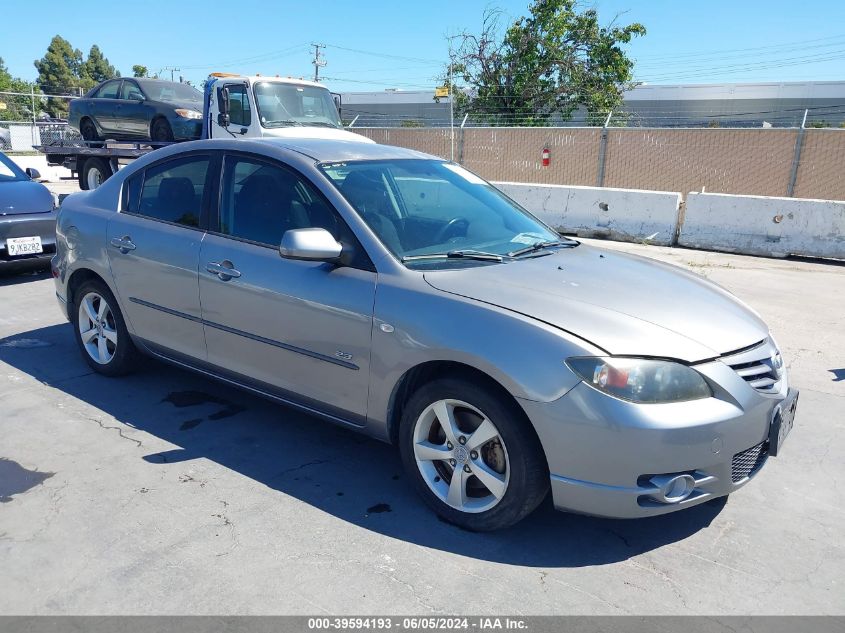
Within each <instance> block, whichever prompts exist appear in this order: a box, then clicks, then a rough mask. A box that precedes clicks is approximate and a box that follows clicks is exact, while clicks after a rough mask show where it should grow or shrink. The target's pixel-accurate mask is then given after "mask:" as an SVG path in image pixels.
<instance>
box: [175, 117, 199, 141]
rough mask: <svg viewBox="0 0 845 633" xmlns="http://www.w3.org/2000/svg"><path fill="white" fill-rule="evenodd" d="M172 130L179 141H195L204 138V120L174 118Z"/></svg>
mask: <svg viewBox="0 0 845 633" xmlns="http://www.w3.org/2000/svg"><path fill="white" fill-rule="evenodd" d="M170 129H171V130H173V138H174V139H175V140H177V141H193V140H196V139H198V138H200V137H201V136H202V119H184V118H182V117H173V118H171V119H170Z"/></svg>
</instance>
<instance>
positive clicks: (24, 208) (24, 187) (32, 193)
mask: <svg viewBox="0 0 845 633" xmlns="http://www.w3.org/2000/svg"><path fill="white" fill-rule="evenodd" d="M52 210H53V196H52V195H51V194H50V191H49V190H48V189H47V187H45V186H44V185H42V184H41V183H38V182H35V181H32V180H15V181H12V182H0V216H4V215H20V214H22V213H49V212H50V211H52Z"/></svg>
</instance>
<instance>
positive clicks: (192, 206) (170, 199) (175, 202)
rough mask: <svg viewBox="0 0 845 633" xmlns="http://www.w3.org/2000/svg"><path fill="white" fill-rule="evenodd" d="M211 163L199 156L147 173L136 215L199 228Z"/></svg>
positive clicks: (153, 168)
mask: <svg viewBox="0 0 845 633" xmlns="http://www.w3.org/2000/svg"><path fill="white" fill-rule="evenodd" d="M210 163H211V158H210V157H209V156H207V155H198V156H189V157H186V158H179V159H175V160H171V161H167V162H165V163H161V164H158V165H154V166H152V167H150V168H149V169H147V171H146V172H145V174H144V184H143V186H142V187H141V199H140V204H139V207H138V211H137V213H138V214H139V215H143V216H146V217H148V218H152V219H155V220H161V221H163V222H170V223H173V224H180V225H182V226H189V227H199V225H200V218H201V216H202V206H203V194H204V192H205V190H206V186H207V185H209V182H208V180H209V177H208V174H209V165H210ZM127 203H129V201H128V200H127Z"/></svg>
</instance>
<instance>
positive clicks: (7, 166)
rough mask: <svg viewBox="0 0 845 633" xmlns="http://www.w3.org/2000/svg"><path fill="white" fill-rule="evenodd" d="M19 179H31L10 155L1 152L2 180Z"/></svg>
mask: <svg viewBox="0 0 845 633" xmlns="http://www.w3.org/2000/svg"><path fill="white" fill-rule="evenodd" d="M17 180H29V177H28V176H27V175H26V174H25V173H24V172H23V170H22V169H21V168H20V167H18V166H17V165H15V163H13V162H12V160H11V159H10V158H9V157H8V156H6V155H5V154H3V153H2V152H0V182H14V181H17Z"/></svg>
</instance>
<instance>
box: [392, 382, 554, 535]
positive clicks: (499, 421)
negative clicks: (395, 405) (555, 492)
mask: <svg viewBox="0 0 845 633" xmlns="http://www.w3.org/2000/svg"><path fill="white" fill-rule="evenodd" d="M444 417H445V418H446V419H447V420H451V422H448V421H447V422H446V424H441V423H440V420H441V419H443V418H444ZM447 425H450V426H451V429H450V430H447V428H446V426H447ZM399 449H400V452H401V455H402V463H403V465H404V467H405V470H406V472H407V474H408V475H409V477H410V478H411V480H412V481H413V482H414V485H415V487H416V488H417V491H418V492H419V493H420V495H421V496H422V498H423V500H424V501H425V502H426V504H428V505H429V507H431V509H432V510H434V512H436V513H437V514H438V515H439V516H440V517H441V518H442V519H444V520H445V521H447V522H449V523H453V524H455V525H457V526H459V527H462V528H465V529H468V530H472V531H476V532H485V531H491V530H498V529H502V528H506V527H508V526H511V525H513V524H514V523H517V522H518V521H520V520H521V519H523V518H525V517H526V516H527V515H528V514H530V513H531V512H533V511H534V509H535V508H537V506H538V505H539V504H540V502H541V501H542V500H543V499H544V498H545V496H546V494H547V492H548V490H549V471H548V467H547V465H546V460H545V455H544V453H543V450H542V447H541V445H540V441H539V439H538V438H537V435H536V433H535V432H534V429H533V427H532V426H531V423H530V422H529V421H528V419H527V418H526V417H525V414H524V413H523V412H522V410H521V409H519V407H518V405H516V403H514V402H513V401H512V400H511V399H510V398H507V397H505V396H504V395H503V394H500V393H498V392H497V391H496V390H494V389H492V388H485V387H484V386H482V385H479V384H477V383H476V382H470V381H469V380H465V379H461V378H441V379H438V380H435V381H433V382H430V383H428V384H426V385H424V386H422V387H421V388H420V389H418V390H417V391H416V392H415V393H414V394H413V395H412V396H411V398H410V399H409V400H408V403H407V405H406V406H405V407H404V411H403V414H402V420H401V421H400V426H399ZM455 476H458V477H459V479H458V480H455Z"/></svg>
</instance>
